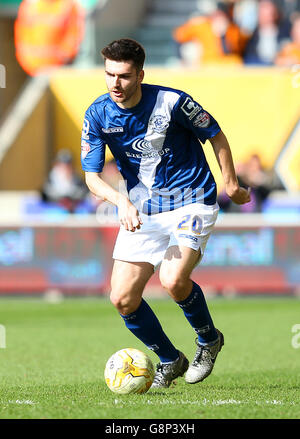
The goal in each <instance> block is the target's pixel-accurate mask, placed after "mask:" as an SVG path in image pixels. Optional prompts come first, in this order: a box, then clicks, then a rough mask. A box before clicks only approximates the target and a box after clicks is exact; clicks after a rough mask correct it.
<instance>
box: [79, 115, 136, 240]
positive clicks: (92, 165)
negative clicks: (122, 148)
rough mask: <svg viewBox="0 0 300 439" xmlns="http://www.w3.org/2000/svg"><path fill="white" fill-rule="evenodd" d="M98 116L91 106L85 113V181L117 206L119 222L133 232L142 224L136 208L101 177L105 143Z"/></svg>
mask: <svg viewBox="0 0 300 439" xmlns="http://www.w3.org/2000/svg"><path fill="white" fill-rule="evenodd" d="M98 118H99V116H98V114H97V113H96V112H95V111H94V109H93V107H92V106H91V107H90V108H89V109H88V110H87V112H86V114H85V119H84V123H83V128H82V136H81V164H82V169H83V170H84V172H85V181H86V184H87V186H88V188H89V190H90V191H91V192H92V193H93V194H94V195H96V196H97V197H99V198H102V199H103V200H105V201H109V202H110V203H113V204H114V205H115V206H117V207H118V217H119V221H120V223H121V224H122V225H123V226H124V228H125V229H126V230H130V231H131V232H134V231H135V230H136V229H139V228H140V225H141V224H142V221H141V219H140V217H139V212H138V210H137V209H136V208H135V206H134V205H133V204H132V203H131V202H130V201H129V199H128V198H127V197H126V196H125V195H124V194H122V193H120V192H118V191H116V190H115V189H114V188H113V187H111V186H110V185H109V184H108V183H106V182H105V181H104V180H103V179H102V178H101V172H102V169H103V166H104V162H105V145H106V144H105V140H104V139H103V137H102V132H101V127H100V121H99V120H98Z"/></svg>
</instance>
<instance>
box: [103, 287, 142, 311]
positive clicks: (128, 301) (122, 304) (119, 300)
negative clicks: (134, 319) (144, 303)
mask: <svg viewBox="0 0 300 439" xmlns="http://www.w3.org/2000/svg"><path fill="white" fill-rule="evenodd" d="M110 301H111V303H112V304H113V305H114V307H115V308H116V309H117V310H118V311H119V313H120V314H122V315H124V316H125V315H127V314H130V313H132V312H134V311H135V310H136V309H137V307H138V305H139V304H138V302H137V300H136V299H135V298H132V297H131V296H130V295H129V294H126V293H125V294H120V293H119V292H118V293H115V292H114V291H113V290H112V291H111V293H110Z"/></svg>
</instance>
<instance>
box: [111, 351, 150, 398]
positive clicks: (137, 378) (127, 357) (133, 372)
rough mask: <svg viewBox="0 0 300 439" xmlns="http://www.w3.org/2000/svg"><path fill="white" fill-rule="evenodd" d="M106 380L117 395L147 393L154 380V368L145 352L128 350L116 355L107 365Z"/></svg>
mask: <svg viewBox="0 0 300 439" xmlns="http://www.w3.org/2000/svg"><path fill="white" fill-rule="evenodd" d="M104 378H105V381H106V384H107V386H108V388H109V389H110V390H111V391H112V392H115V393H119V394H128V393H145V392H147V391H148V390H149V388H150V387H151V384H152V382H153V379H154V366H153V363H152V361H151V359H150V358H149V357H148V355H146V354H144V352H142V351H140V350H138V349H133V348H126V349H121V350H120V351H118V352H116V353H114V354H113V355H112V356H111V357H110V358H109V360H108V361H107V363H106V366H105V371H104Z"/></svg>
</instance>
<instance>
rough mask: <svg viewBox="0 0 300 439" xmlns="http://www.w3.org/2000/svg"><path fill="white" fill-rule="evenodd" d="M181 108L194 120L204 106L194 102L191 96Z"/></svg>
mask: <svg viewBox="0 0 300 439" xmlns="http://www.w3.org/2000/svg"><path fill="white" fill-rule="evenodd" d="M180 108H181V110H182V111H183V112H184V114H185V115H186V116H188V118H189V119H190V120H192V119H193V117H195V116H196V114H198V113H199V111H201V110H202V107H201V106H200V105H199V104H197V103H196V102H194V101H193V100H192V99H191V98H186V100H185V101H184V103H183V105H181V107H180Z"/></svg>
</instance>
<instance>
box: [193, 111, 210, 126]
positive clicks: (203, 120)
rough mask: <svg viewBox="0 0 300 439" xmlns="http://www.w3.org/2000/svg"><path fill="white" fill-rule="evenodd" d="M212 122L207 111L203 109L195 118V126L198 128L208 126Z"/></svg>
mask: <svg viewBox="0 0 300 439" xmlns="http://www.w3.org/2000/svg"><path fill="white" fill-rule="evenodd" d="M209 124H210V117H209V115H208V114H207V113H206V112H205V111H201V113H200V114H198V116H196V117H195V120H193V125H194V127H197V128H206V127H208V125H209Z"/></svg>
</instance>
